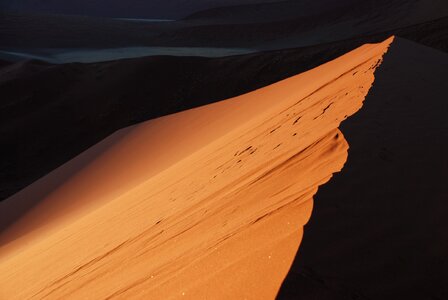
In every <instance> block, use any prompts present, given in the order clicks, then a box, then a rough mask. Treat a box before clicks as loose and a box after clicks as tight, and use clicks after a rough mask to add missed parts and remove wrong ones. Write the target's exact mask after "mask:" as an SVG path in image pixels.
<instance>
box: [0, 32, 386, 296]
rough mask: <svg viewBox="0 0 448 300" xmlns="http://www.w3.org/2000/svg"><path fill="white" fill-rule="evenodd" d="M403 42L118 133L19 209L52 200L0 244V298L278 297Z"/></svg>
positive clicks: (46, 182) (40, 185) (365, 49)
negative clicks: (384, 63)
mask: <svg viewBox="0 0 448 300" xmlns="http://www.w3.org/2000/svg"><path fill="white" fill-rule="evenodd" d="M391 42H392V38H390V39H388V40H387V41H385V42H383V43H380V44H374V45H365V46H362V47H360V48H358V49H356V50H354V51H352V52H350V53H348V54H346V55H344V56H342V57H340V58H338V59H336V60H334V61H331V62H329V63H327V64H325V65H322V66H320V67H318V68H316V69H313V70H311V71H308V72H306V73H303V74H301V75H298V76H295V77H292V78H289V79H286V80H284V81H281V82H279V83H276V84H273V85H271V86H268V87H266V88H263V89H260V90H257V91H254V92H252V93H249V94H246V95H242V96H239V97H236V98H233V99H230V100H228V101H223V102H219V103H216V104H212V105H208V106H204V107H200V108H197V109H193V110H189V111H185V112H182V113H178V114H174V115H170V116H167V117H163V118H159V119H155V120H152V121H148V122H145V123H141V124H140V125H137V126H133V127H129V128H126V129H124V130H120V131H118V132H117V133H115V134H114V135H112V136H110V137H109V138H107V139H106V140H104V141H103V142H101V143H99V144H97V145H96V146H94V147H92V148H91V149H90V150H88V151H86V152H85V153H83V154H81V155H80V156H78V157H77V158H75V159H74V160H72V161H70V162H69V163H67V164H65V165H64V166H62V167H60V168H58V169H57V170H55V171H54V172H52V173H50V174H49V175H47V176H45V177H44V178H42V179H41V180H39V181H37V182H36V183H34V184H32V185H31V186H29V187H28V188H26V189H24V190H23V191H21V192H19V193H18V194H16V195H14V196H13V197H11V198H9V199H7V200H6V201H5V204H2V205H5V206H4V207H7V208H8V209H13V208H14V207H13V205H11V204H10V203H13V202H14V201H16V200H20V199H21V198H33V197H39V198H40V199H39V201H38V202H39V205H37V206H35V207H34V209H33V210H31V211H29V212H28V213H27V214H26V215H24V216H23V217H22V218H21V219H20V220H18V221H17V222H16V223H15V224H13V225H12V226H10V227H9V228H8V229H7V230H6V231H4V232H2V234H1V236H0V241H1V245H2V246H1V248H0V282H1V283H2V285H1V290H0V298H2V299H3V298H5V299H61V298H62V299H84V298H91V299H111V298H121V299H132V298H137V299H172V298H188V299H245V298H247V299H272V298H274V297H275V295H276V293H277V291H278V289H279V287H280V284H281V282H282V280H283V278H284V276H285V275H286V273H287V271H288V269H289V267H290V265H291V262H292V259H293V258H294V255H295V253H296V251H297V249H298V246H299V244H300V240H301V232H302V226H303V225H304V224H305V223H306V222H307V221H308V219H309V217H310V214H311V209H312V206H313V202H312V197H313V195H314V194H315V193H316V191H317V188H318V186H319V185H321V184H323V183H325V182H327V181H328V180H329V179H330V177H331V176H332V173H334V172H337V171H339V170H341V168H342V167H343V165H344V163H345V161H346V159H347V148H348V145H347V142H346V141H345V139H344V137H343V135H342V133H341V132H340V131H339V130H338V129H337V128H338V126H339V124H340V122H341V121H343V120H344V119H345V118H347V117H348V116H350V115H352V114H353V113H355V112H356V111H357V110H359V109H360V107H361V106H362V101H363V100H364V98H365V96H366V94H367V92H368V91H369V89H370V87H371V85H372V83H373V81H374V71H375V68H376V67H377V66H378V65H379V64H380V63H381V60H382V56H383V54H384V53H385V52H386V51H387V49H388V46H389V44H390V43H391ZM8 203H9V206H8Z"/></svg>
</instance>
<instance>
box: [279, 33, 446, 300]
mask: <svg viewBox="0 0 448 300" xmlns="http://www.w3.org/2000/svg"><path fill="white" fill-rule="evenodd" d="M447 78H448V54H447V53H444V52H442V51H437V50H435V49H433V48H430V47H425V46H423V45H421V44H417V43H414V42H411V41H408V40H405V39H402V38H399V37H396V38H395V39H394V42H393V44H392V45H391V47H390V48H389V50H388V52H387V54H386V55H385V56H384V60H383V63H382V64H381V67H380V68H379V69H377V71H376V72H375V83H374V85H373V87H372V88H371V90H370V91H369V94H368V95H367V97H366V99H365V101H364V105H363V107H362V109H361V110H360V111H358V113H356V114H355V115H354V116H353V117H351V118H349V119H348V120H346V121H345V122H343V123H342V124H341V126H340V130H341V131H342V132H343V133H344V136H345V138H346V139H347V141H348V143H349V145H350V149H349V158H348V160H347V163H346V165H345V166H344V169H343V170H342V172H340V173H338V174H336V175H335V176H334V178H332V180H331V181H330V182H328V183H327V184H325V185H324V186H322V187H321V188H319V192H318V193H317V195H316V196H315V198H314V200H315V206H314V207H313V216H312V217H311V219H310V222H309V223H308V224H307V225H306V226H305V231H304V237H303V240H302V243H301V246H300V250H299V252H298V253H297V257H296V259H295V262H294V264H293V266H292V268H291V270H290V272H289V274H288V276H287V278H286V279H285V281H284V283H283V286H282V291H281V292H280V293H279V296H278V298H277V299H279V300H280V299H288V300H289V299H322V300H325V299H331V300H334V299H381V300H395V299H407V300H421V299H448V285H447V282H448V268H447V266H448V257H447V255H446V254H447V253H448V243H447V228H448V218H446V216H447V215H448V205H447V203H448V202H447V199H448V192H447V187H448V177H447V175H446V174H447V171H448V157H447V153H448V122H447V115H448V102H447V99H448V92H447V89H446V83H447Z"/></svg>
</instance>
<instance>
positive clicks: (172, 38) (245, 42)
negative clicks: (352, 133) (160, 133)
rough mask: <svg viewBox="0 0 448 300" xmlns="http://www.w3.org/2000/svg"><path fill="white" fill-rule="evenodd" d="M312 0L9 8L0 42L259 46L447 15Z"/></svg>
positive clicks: (427, 1) (440, 6) (417, 5)
mask: <svg viewBox="0 0 448 300" xmlns="http://www.w3.org/2000/svg"><path fill="white" fill-rule="evenodd" d="M312 3H314V4H311V3H310V2H308V1H307V2H301V1H300V2H297V1H283V2H278V3H273V4H264V5H260V4H257V5H249V6H237V7H233V8H220V9H216V10H214V11H212V12H210V11H208V12H202V13H198V14H196V15H193V16H191V17H190V18H187V19H183V20H179V21H174V22H127V21H123V20H111V19H102V18H92V17H90V18H88V17H79V16H54V15H53V16H52V15H33V14H28V15H24V14H11V13H8V14H3V15H0V35H1V36H2V44H1V45H0V46H1V49H2V50H4V51H10V52H11V51H12V52H25V53H36V51H42V48H44V49H48V48H58V49H59V48H63V50H64V49H67V48H70V49H72V51H73V49H74V48H81V50H85V49H86V48H89V49H98V48H113V47H138V46H152V47H207V48H209V47H215V48H216V47H218V48H243V49H250V50H252V51H260V50H275V49H285V48H297V47H303V46H310V45H317V44H324V43H330V42H335V41H340V40H346V39H352V38H356V37H359V36H366V35H375V34H379V33H383V32H386V31H387V32H388V34H389V35H390V34H395V35H396V34H398V31H400V30H401V29H403V28H408V27H410V26H416V25H419V26H423V24H425V23H428V22H432V21H435V20H438V19H441V18H444V17H448V2H447V1H445V0H377V1H354V0H344V1H332V0H325V1H323V2H322V0H321V1H312ZM330 3H331V5H330ZM327 4H328V5H327ZM320 6H322V8H321V7H320ZM227 10H230V11H229V12H227ZM220 12H221V13H220ZM223 12H224V13H223ZM445 28H446V27H445ZM33 50H34V52H33ZM27 51H28V52H27ZM67 51H68V50H67Z"/></svg>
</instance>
